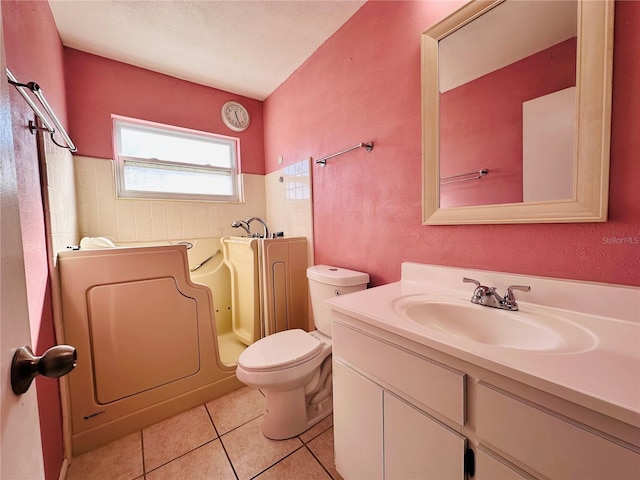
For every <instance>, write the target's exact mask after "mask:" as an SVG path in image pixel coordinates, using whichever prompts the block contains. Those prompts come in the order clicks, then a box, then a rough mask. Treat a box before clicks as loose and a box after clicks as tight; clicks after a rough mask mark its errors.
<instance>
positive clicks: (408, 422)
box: [372, 391, 467, 480]
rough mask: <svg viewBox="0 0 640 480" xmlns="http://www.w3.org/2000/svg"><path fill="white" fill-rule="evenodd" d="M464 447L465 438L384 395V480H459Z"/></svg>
mask: <svg viewBox="0 0 640 480" xmlns="http://www.w3.org/2000/svg"><path fill="white" fill-rule="evenodd" d="M466 447H467V439H466V438H465V437H463V436H462V435H460V434H458V433H456V432H454V431H453V430H451V429H450V428H448V427H446V426H444V425H443V424H441V423H440V422H438V421H436V420H435V419H433V418H431V417H430V416H428V415H426V414H424V413H423V412H421V411H420V410H418V409H416V408H415V407H413V406H412V405H410V404H408V403H406V402H405V401H403V400H401V399H399V398H398V397H396V396H395V395H393V394H390V393H389V392H386V391H385V392H384V478H385V479H386V480H401V479H406V480H409V479H418V478H419V479H423V480H430V479H433V480H449V479H460V480H462V479H464V475H465V472H464V453H465V450H466ZM372 478H373V477H372ZM378 478H380V477H378Z"/></svg>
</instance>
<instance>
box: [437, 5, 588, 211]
mask: <svg viewBox="0 0 640 480" xmlns="http://www.w3.org/2000/svg"><path fill="white" fill-rule="evenodd" d="M576 22H577V4H576V2H573V1H569V2H567V1H562V2H528V1H506V2H504V3H502V4H500V5H499V6H497V7H496V8H493V9H491V10H489V11H488V12H486V13H484V14H483V15H482V16H480V17H478V18H477V19H475V20H474V21H473V22H470V23H468V24H467V25H465V26H464V27H462V28H461V29H459V30H457V31H456V32H454V33H452V34H451V35H448V36H446V37H445V38H443V39H442V40H440V42H439V56H438V60H439V91H440V177H441V183H440V206H441V207H455V206H465V205H490V204H497V203H518V202H522V201H523V200H525V201H526V199H529V200H532V199H536V200H565V199H569V198H572V197H573V142H572V141H571V140H572V139H573V136H574V130H575V123H574V121H573V119H574V117H575V88H572V87H575V84H576V68H575V67H576V35H577V24H576ZM489 52H490V55H488V54H487V53H489ZM561 90H563V91H565V92H566V94H565V95H559V94H554V92H559V91H561ZM558 97H559V98H560V100H556V101H554V99H557V98H558ZM562 100H566V101H565V102H564V105H563V107H562V108H561V107H558V108H554V103H558V102H562ZM540 103H543V104H544V105H546V109H545V108H544V107H541V106H539V104H540ZM563 108H564V109H568V110H565V111H564V112H563ZM550 124H555V125H554V127H553V128H544V127H545V126H549V125H550ZM525 125H527V129H525V128H524V126H525ZM550 136H552V137H553V139H552V138H549V137H550ZM525 141H526V142H527V145H526V147H527V148H525ZM558 141H560V143H558ZM538 145H539V146H540V147H543V146H545V147H547V148H548V150H554V149H553V148H551V146H554V147H557V148H559V149H560V150H561V153H558V154H556V155H553V157H554V159H553V160H551V159H550V158H549V156H548V153H550V152H546V153H545V155H537V154H536V148H537V146H538ZM525 151H527V153H528V156H526V157H525V156H524V155H523V153H524V152H525ZM538 156H539V157H540V158H544V159H545V161H546V162H547V163H548V164H549V165H547V166H546V167H550V168H552V171H553V172H554V175H553V177H554V179H555V182H554V186H555V185H556V184H560V185H559V186H558V187H559V188H554V191H553V192H552V193H554V195H553V196H552V195H549V194H547V193H546V192H545V191H544V189H545V188H547V187H548V185H547V184H546V182H544V183H542V184H540V183H538V182H537V181H534V180H535V179H537V178H538V177H537V175H536V172H537V170H538V168H542V169H545V167H544V166H542V165H538V166H537V167H534V168H531V165H528V166H526V165H525V163H526V162H527V161H528V162H529V163H534V165H535V161H536V157H538ZM482 169H487V170H488V172H487V175H486V176H485V177H482V178H481V179H482V181H474V180H476V179H477V177H472V178H469V179H466V178H465V177H458V175H461V174H464V173H466V172H473V171H478V170H482ZM525 171H526V172H528V173H530V174H533V175H534V179H531V178H530V179H528V180H529V181H528V182H526V181H525V175H524V172H525ZM559 172H562V175H561V176H560V175H559ZM546 173H548V172H546ZM453 179H455V180H453ZM525 190H527V192H526V194H525ZM531 190H533V191H531ZM549 193H551V192H549ZM557 195H560V196H557Z"/></svg>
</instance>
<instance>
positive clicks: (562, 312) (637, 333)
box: [327, 264, 640, 427]
mask: <svg viewBox="0 0 640 480" xmlns="http://www.w3.org/2000/svg"><path fill="white" fill-rule="evenodd" d="M405 267H406V268H405ZM423 267H424V268H423ZM452 271H453V272H452ZM443 272H444V273H445V275H442V273H443ZM467 272H468V273H467ZM461 273H465V275H461ZM424 275H427V276H428V277H429V278H426V280H425V277H424ZM474 275H475V276H474ZM462 276H470V277H472V278H478V280H480V281H482V282H483V283H484V278H485V277H489V278H490V280H491V281H493V282H496V283H498V284H500V283H501V281H503V280H505V279H506V278H508V283H509V284H525V285H531V286H532V292H535V291H536V290H537V291H538V292H545V291H547V292H557V291H558V288H560V289H568V290H567V291H570V292H571V295H567V296H565V295H563V299H564V298H566V297H569V298H575V299H576V300H577V301H579V300H580V299H583V301H581V305H580V306H577V307H576V309H578V310H581V311H575V310H574V309H573V308H572V309H570V310H568V309H561V308H557V307H554V306H549V304H556V305H557V304H562V301H565V300H562V301H560V300H558V299H557V298H551V299H549V300H548V301H547V300H546V299H541V298H540V293H539V294H538V296H534V297H533V298H534V299H535V300H537V301H540V303H536V304H535V305H534V304H530V303H527V302H525V301H523V299H524V298H526V295H527V294H526V293H521V294H520V295H519V296H518V303H519V305H520V311H521V312H525V313H526V312H529V313H531V312H533V311H536V312H544V313H545V314H548V315H552V316H559V317H562V318H563V319H564V320H566V321H568V322H571V323H574V324H577V325H580V326H581V327H583V329H586V330H588V331H589V332H591V334H593V342H592V344H591V345H589V347H588V348H587V349H583V350H582V351H576V352H572V351H569V352H563V353H559V352H554V351H544V350H519V349H513V348H506V347H500V346H493V345H487V344H482V343H479V342H475V341H472V340H468V339H465V338H461V337H456V336H453V335H450V334H447V333H440V332H437V331H434V330H432V329H429V328H427V327H424V326H422V325H420V324H419V323H417V322H415V321H413V320H411V319H409V318H407V317H406V316H404V315H401V314H399V313H398V312H397V311H396V309H394V307H393V302H394V300H396V299H398V298H400V297H405V296H408V295H419V294H423V295H424V294H427V295H433V296H438V297H442V298H443V299H445V300H450V301H469V300H470V298H471V294H472V292H473V285H469V284H466V285H462V284H461V278H462ZM446 277H449V278H450V279H454V278H455V279H456V280H455V282H453V280H451V281H450V280H448V279H447V278H446ZM409 279H410V280H409ZM418 279H420V280H425V281H417V280H418ZM525 282H528V283H525ZM487 283H488V284H489V286H494V285H495V284H496V283H493V284H491V283H489V282H487ZM500 286H501V285H500ZM553 287H556V288H555V289H554V288H553ZM599 287H600V288H599ZM503 290H504V288H502V287H501V288H499V291H500V292H502V291H503ZM612 292H613V293H612ZM518 293H520V292H516V294H518ZM594 294H595V295H599V294H601V295H604V296H603V297H599V298H596V300H594V298H593V296H594ZM611 296H613V297H614V300H615V302H616V306H615V307H612V308H611V311H613V312H615V314H616V316H617V318H614V317H607V316H603V315H596V314H593V311H594V310H596V311H597V312H598V313H601V312H602V311H604V310H603V308H602V306H601V305H602V303H604V302H607V301H609V300H611V299H612V298H611ZM327 302H328V303H329V304H331V307H332V308H333V309H334V310H336V311H338V312H341V313H343V314H345V315H348V316H351V317H353V318H356V319H357V320H360V321H362V322H365V323H367V324H369V325H372V326H374V327H377V328H380V329H383V330H385V331H387V332H390V333H393V334H396V335H399V336H401V337H404V338H406V339H408V340H412V341H414V342H416V343H419V344H422V345H425V346H427V347H430V348H433V349H436V350H439V351H441V352H443V353H446V354H449V355H452V356H454V357H456V358H459V359H461V360H464V361H466V362H469V363H473V364H475V365H478V366H480V367H483V368H486V369H488V370H491V371H494V372H496V373H498V374H501V375H504V376H506V377H509V378H512V379H514V380H517V381H520V382H522V383H525V384H528V385H530V386H532V387H535V388H538V389H541V390H544V391H546V392H548V393H552V394H554V395H557V396H559V397H561V398H565V399H566V400H569V401H572V402H574V403H577V404H579V405H582V406H585V407H587V408H591V409H593V410H596V411H598V412H601V413H603V414H606V415H609V416H611V417H613V418H617V419H618V420H621V421H623V422H626V423H629V424H631V425H634V426H636V427H640V318H639V317H640V309H639V307H638V305H639V304H640V303H639V302H640V289H638V288H635V287H617V286H611V285H601V284H593V283H585V282H567V281H558V280H553V279H544V278H540V277H525V276H517V275H510V274H501V273H500V274H496V273H495V272H482V271H472V270H463V269H451V268H448V267H433V266H420V265H417V264H403V280H401V281H400V282H396V283H392V284H389V285H383V286H380V287H375V288H371V289H368V290H363V291H360V292H355V293H351V294H348V295H343V296H340V297H334V298H332V299H330V300H327ZM590 304H592V305H593V307H591V306H589V305H590ZM621 304H622V305H621ZM585 305H587V306H586V307H585ZM564 306H565V307H567V306H569V305H564ZM477 307H478V308H489V307H482V306H477ZM585 310H586V311H585ZM589 310H591V311H589ZM634 319H637V321H634Z"/></svg>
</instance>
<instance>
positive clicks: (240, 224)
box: [231, 220, 252, 237]
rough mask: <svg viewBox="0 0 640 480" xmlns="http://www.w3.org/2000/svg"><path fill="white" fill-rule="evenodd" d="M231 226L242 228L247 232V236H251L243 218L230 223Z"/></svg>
mask: <svg viewBox="0 0 640 480" xmlns="http://www.w3.org/2000/svg"><path fill="white" fill-rule="evenodd" d="M231 226H232V227H233V228H242V229H243V230H244V231H245V232H247V236H249V237H251V236H252V235H251V230H250V228H249V224H248V223H247V222H245V221H244V220H236V221H235V222H233V223H232V224H231Z"/></svg>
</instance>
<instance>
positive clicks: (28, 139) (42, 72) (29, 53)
mask: <svg viewBox="0 0 640 480" xmlns="http://www.w3.org/2000/svg"><path fill="white" fill-rule="evenodd" d="M2 22H3V27H4V42H5V52H6V58H7V66H8V67H9V69H10V70H11V72H12V73H13V74H14V75H15V76H16V78H17V79H18V80H19V81H22V82H29V81H35V82H37V83H39V84H40V86H41V87H42V90H43V92H44V94H45V95H46V98H47V101H48V102H49V103H50V104H51V106H52V107H53V109H54V110H55V112H56V113H57V114H58V117H59V118H60V120H61V121H62V123H63V124H66V123H67V112H66V104H65V101H66V100H65V91H64V72H63V55H62V44H61V42H60V38H59V36H58V32H57V29H56V26H55V23H54V21H53V16H52V15H51V11H50V10H49V6H48V4H47V3H46V2H42V1H34V2H31V1H18V0H2ZM3 74H4V73H3ZM11 108H12V117H13V118H12V121H13V135H14V146H15V157H16V174H17V177H18V182H19V184H20V199H19V203H20V205H19V208H20V223H21V227H22V243H23V248H24V264H25V274H26V280H27V299H28V303H29V320H30V323H31V337H32V339H33V343H34V345H33V347H34V350H35V353H36V354H42V353H44V351H45V350H47V349H48V348H49V347H51V346H53V345H55V343H56V342H55V334H54V327H53V311H52V303H51V290H50V283H49V270H48V260H47V247H46V236H45V226H44V225H45V223H44V213H43V205H42V195H41V187H40V173H39V167H38V157H37V150H36V137H35V136H34V135H32V134H31V133H29V130H28V129H27V128H26V125H27V123H28V121H29V119H33V118H34V115H33V112H32V111H31V109H30V108H29V106H28V105H27V104H26V102H25V101H24V100H23V99H22V97H20V95H19V94H18V92H17V91H12V92H11ZM4 227H5V226H4V225H3V228H4ZM36 384H37V391H38V408H39V411H40V428H41V431H42V448H43V454H44V467H45V475H46V478H48V479H55V478H58V475H59V473H60V466H61V465H62V459H63V446H62V414H61V406H60V390H59V384H58V381H57V380H51V379H46V378H42V377H38V378H37V379H36Z"/></svg>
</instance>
